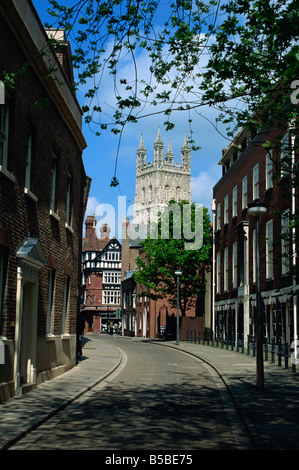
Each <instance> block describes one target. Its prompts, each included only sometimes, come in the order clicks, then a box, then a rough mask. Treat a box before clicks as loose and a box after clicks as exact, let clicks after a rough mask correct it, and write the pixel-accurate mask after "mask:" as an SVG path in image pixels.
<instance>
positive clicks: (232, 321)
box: [213, 127, 298, 344]
mask: <svg viewBox="0 0 299 470" xmlns="http://www.w3.org/2000/svg"><path fill="white" fill-rule="evenodd" d="M280 133H281V129H280V130H279V131H278V130H276V129H272V130H271V132H269V131H267V130H265V129H264V130H263V129H262V130H261V131H260V132H258V133H250V132H249V130H246V129H242V130H241V131H240V132H239V134H238V135H237V136H236V138H235V139H234V140H233V141H232V142H231V144H230V145H229V147H228V148H227V149H226V150H225V151H224V152H223V155H222V158H221V160H220V165H222V168H223V174H222V177H221V179H220V180H219V181H218V182H217V184H216V185H215V187H214V201H213V212H214V218H213V224H214V235H215V244H214V266H215V269H214V292H213V330H214V332H215V333H216V335H218V337H224V338H226V339H229V340H230V339H231V338H235V339H236V338H237V335H239V338H241V336H242V335H244V339H245V343H246V342H247V338H248V335H250V336H249V339H250V338H252V335H255V314H256V264H255V263H256V248H255V240H256V220H255V218H254V217H253V216H251V215H249V213H248V207H249V206H252V205H255V204H256V203H259V204H262V205H264V206H265V207H266V209H267V212H266V213H265V214H264V215H262V216H260V218H259V234H260V237H259V247H260V282H261V296H262V310H263V317H264V322H263V323H264V324H263V334H264V340H265V339H267V340H268V341H271V340H272V338H274V339H275V342H276V343H277V342H280V341H281V342H283V343H284V342H285V341H287V342H288V344H290V342H291V341H292V340H293V339H294V334H295V333H297V328H296V324H297V313H296V309H297V307H296V306H297V296H296V295H294V294H293V288H294V280H293V277H292V275H291V269H290V268H291V263H292V257H291V254H292V252H293V253H295V252H296V251H297V250H298V246H297V247H294V246H293V247H292V246H291V242H290V238H289V237H288V236H284V235H287V234H288V230H289V220H290V218H291V215H292V213H293V212H294V211H298V201H297V199H296V198H297V190H296V192H294V191H292V188H291V176H290V172H289V171H279V163H280V161H281V156H282V152H284V151H287V149H288V148H290V136H289V132H288V128H287V127H286V128H285V129H284V131H283V132H282V134H284V135H283V137H282V139H281V136H280V135H279V134H280ZM274 138H276V139H279V143H280V142H282V143H283V145H282V146H281V148H282V151H279V150H278V149H276V148H273V149H271V150H270V151H269V150H266V149H265V148H263V147H262V144H263V143H264V142H265V140H273V139H274ZM278 147H280V146H278ZM283 149H285V150H283ZM289 255H290V256H289ZM297 287H298V286H297Z"/></svg>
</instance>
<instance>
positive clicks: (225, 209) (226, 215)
mask: <svg viewBox="0 0 299 470" xmlns="http://www.w3.org/2000/svg"><path fill="white" fill-rule="evenodd" d="M228 203H229V200H228V194H227V195H226V196H225V198H224V215H223V217H224V224H227V223H228Z"/></svg>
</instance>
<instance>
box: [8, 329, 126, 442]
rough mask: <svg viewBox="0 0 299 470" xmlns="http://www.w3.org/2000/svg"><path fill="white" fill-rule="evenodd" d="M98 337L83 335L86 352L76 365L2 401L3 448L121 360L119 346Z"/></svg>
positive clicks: (65, 404)
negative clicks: (21, 393)
mask: <svg viewBox="0 0 299 470" xmlns="http://www.w3.org/2000/svg"><path fill="white" fill-rule="evenodd" d="M98 339H99V338H98V337H96V336H87V337H85V338H84V348H83V356H82V358H81V359H80V361H79V363H78V364H77V366H76V367H73V368H72V369H71V370H69V371H67V372H65V373H64V374H62V375H60V376H58V377H56V378H54V379H52V380H48V381H47V382H44V383H42V384H40V385H39V386H38V387H37V388H36V389H34V390H31V391H30V392H29V393H26V394H24V395H22V396H19V397H17V396H16V397H13V398H11V399H10V400H8V401H7V402H5V403H3V404H0V417H1V419H0V450H3V449H5V448H6V447H7V446H8V445H11V443H13V442H14V441H15V440H16V439H17V438H18V437H19V436H20V435H25V434H27V433H28V432H29V431H31V430H32V429H34V428H36V427H37V426H38V425H40V424H41V423H43V422H44V421H45V420H46V419H47V418H48V417H49V416H54V415H55V414H56V413H58V412H59V411H61V410H63V409H64V408H65V407H66V406H67V405H69V404H70V403H72V402H73V401H74V400H75V399H76V398H78V397H80V396H81V395H82V394H83V393H85V392H86V391H87V390H89V389H90V388H92V387H93V386H94V385H96V384H98V383H99V382H101V381H103V380H104V379H105V377H107V375H109V374H110V373H111V372H112V371H113V370H114V369H115V368H116V367H117V366H118V365H119V364H120V363H121V360H122V356H121V352H120V350H119V349H118V348H116V347H114V346H112V345H110V344H108V343H106V342H105V343H103V342H102V341H99V340H98ZM86 359H88V360H86Z"/></svg>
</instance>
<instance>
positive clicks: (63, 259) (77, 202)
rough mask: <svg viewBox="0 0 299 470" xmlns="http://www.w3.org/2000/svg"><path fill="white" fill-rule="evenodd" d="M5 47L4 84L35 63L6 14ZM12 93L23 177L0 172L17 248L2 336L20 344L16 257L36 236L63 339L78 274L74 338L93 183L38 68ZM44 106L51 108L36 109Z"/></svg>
mask: <svg viewBox="0 0 299 470" xmlns="http://www.w3.org/2000/svg"><path fill="white" fill-rule="evenodd" d="M0 45H1V46H0V79H2V76H3V75H2V74H3V71H4V70H5V71H8V72H16V71H17V70H18V69H19V67H20V66H22V65H23V64H25V63H26V62H27V61H28V58H27V57H26V56H25V55H24V53H23V52H22V50H21V48H20V46H19V44H18V42H17V41H16V39H15V37H14V35H13V34H12V33H11V31H10V29H9V27H8V26H7V24H6V23H5V21H4V18H3V16H2V14H1V15H0ZM8 45H9V47H8ZM7 91H8V98H7V101H8V102H9V105H10V126H9V141H8V170H9V171H10V172H11V174H13V175H14V176H15V178H16V181H15V183H14V182H12V181H11V180H9V179H8V178H7V177H6V176H5V175H4V174H3V173H0V234H1V235H0V243H1V244H4V245H5V246H7V245H9V249H8V272H7V280H6V286H5V294H4V305H3V316H2V324H1V325H0V335H1V334H2V335H5V336H6V337H7V338H8V339H11V340H13V339H14V337H15V313H16V282H17V259H16V250H17V247H18V246H19V244H20V243H21V242H22V241H23V240H24V239H25V237H26V236H27V235H28V234H30V236H31V237H36V238H38V239H39V240H40V243H41V246H42V249H43V251H44V254H45V257H46V261H47V263H48V266H52V267H55V273H56V275H55V291H54V307H53V315H54V319H53V324H52V329H51V331H52V333H54V334H57V335H58V334H60V333H61V325H62V305H63V281H64V275H65V274H67V275H70V290H69V302H68V311H67V317H66V331H67V332H68V333H69V334H73V335H75V333H76V316H77V311H78V305H79V297H78V294H79V279H80V277H79V276H80V262H81V239H82V236H81V230H82V218H83V209H82V205H83V199H82V197H83V196H82V189H83V184H84V181H85V173H84V168H83V164H82V157H81V153H82V152H81V149H80V148H79V146H78V144H77V143H76V141H75V139H74V137H73V135H72V134H71V132H70V131H69V129H68V127H67V126H66V123H65V121H64V119H63V117H62V116H61V115H60V113H59V112H58V109H57V108H56V107H55V106H54V104H53V103H52V102H51V99H50V98H49V96H47V92H46V90H45V89H44V88H43V86H42V84H41V82H40V80H39V78H38V77H37V76H36V74H35V70H34V69H33V67H29V68H28V69H27V71H26V72H25V73H24V74H22V75H20V77H18V78H17V80H16V83H15V87H14V88H13V89H10V90H7ZM45 100H47V101H45ZM37 102H39V103H44V104H43V106H41V107H36V106H35V104H36V103H37ZM29 130H32V133H33V154H32V155H33V156H32V187H31V190H32V192H33V193H34V195H35V196H36V197H37V198H38V200H37V202H36V201H34V200H32V199H31V198H30V197H29V196H28V195H26V194H24V184H25V160H26V151H27V136H28V132H29ZM52 152H55V153H56V154H57V156H58V173H57V175H58V176H57V185H56V188H57V213H58V215H59V217H60V221H57V220H56V219H54V218H53V217H51V216H50V215H49V208H50V175H51V160H52ZM68 173H71V174H72V178H73V193H72V196H73V197H72V219H71V225H72V228H73V230H74V232H73V233H71V232H70V231H69V230H67V228H66V227H65V222H66V187H67V185H66V182H67V175H68ZM8 241H9V243H8ZM4 242H5V243H4ZM48 266H45V267H43V268H42V269H41V271H40V282H39V296H38V298H39V304H38V322H37V335H38V336H40V337H44V336H45V334H46V311H47V295H48ZM37 356H38V353H37Z"/></svg>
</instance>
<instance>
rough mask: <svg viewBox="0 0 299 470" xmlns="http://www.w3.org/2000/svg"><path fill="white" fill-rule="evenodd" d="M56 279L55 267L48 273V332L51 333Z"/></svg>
mask: <svg viewBox="0 0 299 470" xmlns="http://www.w3.org/2000/svg"><path fill="white" fill-rule="evenodd" d="M54 279H55V271H54V269H50V271H49V273H48V303H47V321H46V334H49V333H50V332H51V314H52V306H53V294H54Z"/></svg>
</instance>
